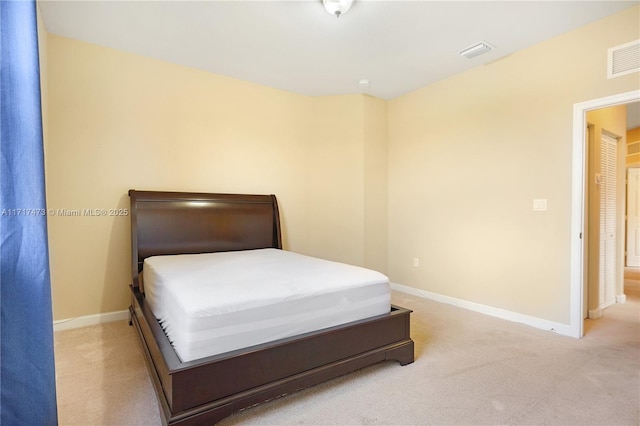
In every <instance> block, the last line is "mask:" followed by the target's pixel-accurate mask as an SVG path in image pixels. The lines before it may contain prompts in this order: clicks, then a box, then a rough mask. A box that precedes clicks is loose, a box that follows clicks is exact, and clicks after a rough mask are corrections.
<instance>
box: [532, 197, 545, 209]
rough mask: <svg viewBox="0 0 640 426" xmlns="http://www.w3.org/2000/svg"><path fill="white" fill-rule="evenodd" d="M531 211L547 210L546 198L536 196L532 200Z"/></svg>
mask: <svg viewBox="0 0 640 426" xmlns="http://www.w3.org/2000/svg"><path fill="white" fill-rule="evenodd" d="M533 211H534V212H546V211H547V199H546V198H537V199H534V200H533Z"/></svg>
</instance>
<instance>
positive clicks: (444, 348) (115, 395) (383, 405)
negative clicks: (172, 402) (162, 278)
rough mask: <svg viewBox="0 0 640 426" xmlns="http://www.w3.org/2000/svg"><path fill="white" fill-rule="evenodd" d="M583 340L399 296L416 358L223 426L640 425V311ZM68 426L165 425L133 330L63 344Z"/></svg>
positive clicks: (619, 309) (65, 334) (612, 313)
mask: <svg viewBox="0 0 640 426" xmlns="http://www.w3.org/2000/svg"><path fill="white" fill-rule="evenodd" d="M628 285H629V287H628V291H627V290H626V293H627V303H626V304H618V305H614V306H612V307H611V308H609V309H607V310H606V311H605V312H604V317H603V318H601V319H599V320H595V321H587V324H586V325H585V329H586V336H585V337H584V338H583V339H573V338H569V337H563V336H559V335H556V334H554V333H552V332H547V331H542V330H537V329H535V328H531V327H528V326H525V325H521V324H516V323H511V322H508V321H504V320H500V319H497V318H493V317H489V316H485V315H482V314H479V313H474V312H470V311H466V310H463V309H459V308H456V307H453V306H450V305H445V304H440V303H436V302H433V301H429V300H424V299H420V298H417V297H414V296H409V295H406V294H403V293H397V292H394V294H393V302H394V303H396V304H398V305H401V306H404V307H407V308H411V309H413V310H414V313H413V314H412V324H411V326H412V337H413V339H414V341H415V343H416V350H415V355H416V361H415V363H413V364H410V365H407V366H404V367H401V366H400V365H399V364H397V363H392V362H388V363H382V364H379V365H376V366H373V367H369V368H366V369H364V370H361V371H358V372H355V373H352V374H349V375H347V376H343V377H341V378H338V379H335V380H332V381H330V382H327V383H324V384H321V385H318V386H315V387H313V388H310V389H307V390H303V391H301V392H298V393H295V394H292V395H287V396H285V397H282V398H279V399H276V400H274V401H270V402H268V403H264V404H261V405H259V406H256V407H253V408H250V409H247V410H244V411H242V412H240V413H238V414H235V415H233V416H231V417H228V418H227V419H225V420H224V421H223V422H222V423H221V424H222V425H227V426H229V425H244V424H260V425H294V424H295V425H376V424H377V425H409V424H413V425H498V424H500V425H638V424H639V423H640V304H639V302H638V296H639V295H638V282H637V281H629V282H628ZM55 352H56V368H57V379H58V380H57V383H58V406H59V421H60V425H62V426H65V425H159V424H160V418H159V411H158V408H157V403H156V399H155V394H154V392H153V389H152V386H151V382H150V380H149V378H148V374H147V371H146V367H145V365H144V361H143V358H142V354H141V350H140V348H139V344H138V341H137V336H136V334H135V330H134V329H133V328H132V327H129V326H128V325H127V323H126V322H117V323H110V324H105V325H101V326H95V327H88V328H84V329H76V330H67V331H62V332H58V333H56V335H55Z"/></svg>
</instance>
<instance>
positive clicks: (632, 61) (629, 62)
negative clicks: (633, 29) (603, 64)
mask: <svg viewBox="0 0 640 426" xmlns="http://www.w3.org/2000/svg"><path fill="white" fill-rule="evenodd" d="M608 55H609V58H608V61H607V78H613V77H620V76H622V75H627V74H631V73H634V72H638V71H640V40H636V41H632V42H629V43H625V44H621V45H620V46H616V47H612V48H610V49H609V50H608Z"/></svg>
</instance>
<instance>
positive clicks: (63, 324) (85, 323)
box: [53, 310, 129, 332]
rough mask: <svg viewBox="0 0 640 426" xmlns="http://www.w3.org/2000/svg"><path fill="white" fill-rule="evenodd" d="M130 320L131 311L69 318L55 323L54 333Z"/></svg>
mask: <svg viewBox="0 0 640 426" xmlns="http://www.w3.org/2000/svg"><path fill="white" fill-rule="evenodd" d="M128 319H129V311H128V310H124V311H116V312H108V313H106V314H96V315H87V316H84V317H77V318H69V319H64V320H58V321H54V322H53V331H54V332H55V331H62V330H71V329H73V328H81V327H89V326H91V325H98V324H104V323H107V322H113V321H122V320H128Z"/></svg>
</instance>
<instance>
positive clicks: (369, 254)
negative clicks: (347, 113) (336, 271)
mask: <svg viewBox="0 0 640 426" xmlns="http://www.w3.org/2000/svg"><path fill="white" fill-rule="evenodd" d="M363 102H364V123H363V125H364V174H365V179H364V228H365V230H364V262H363V265H364V266H366V267H369V268H372V269H377V270H379V271H381V272H384V273H386V272H387V263H388V255H387V246H388V235H387V218H388V214H387V210H388V206H387V199H388V191H387V182H388V173H387V172H388V167H387V162H388V158H389V155H388V150H387V133H388V132H387V102H385V101H382V100H380V99H376V98H373V97H370V96H366V97H364V98H363Z"/></svg>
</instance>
